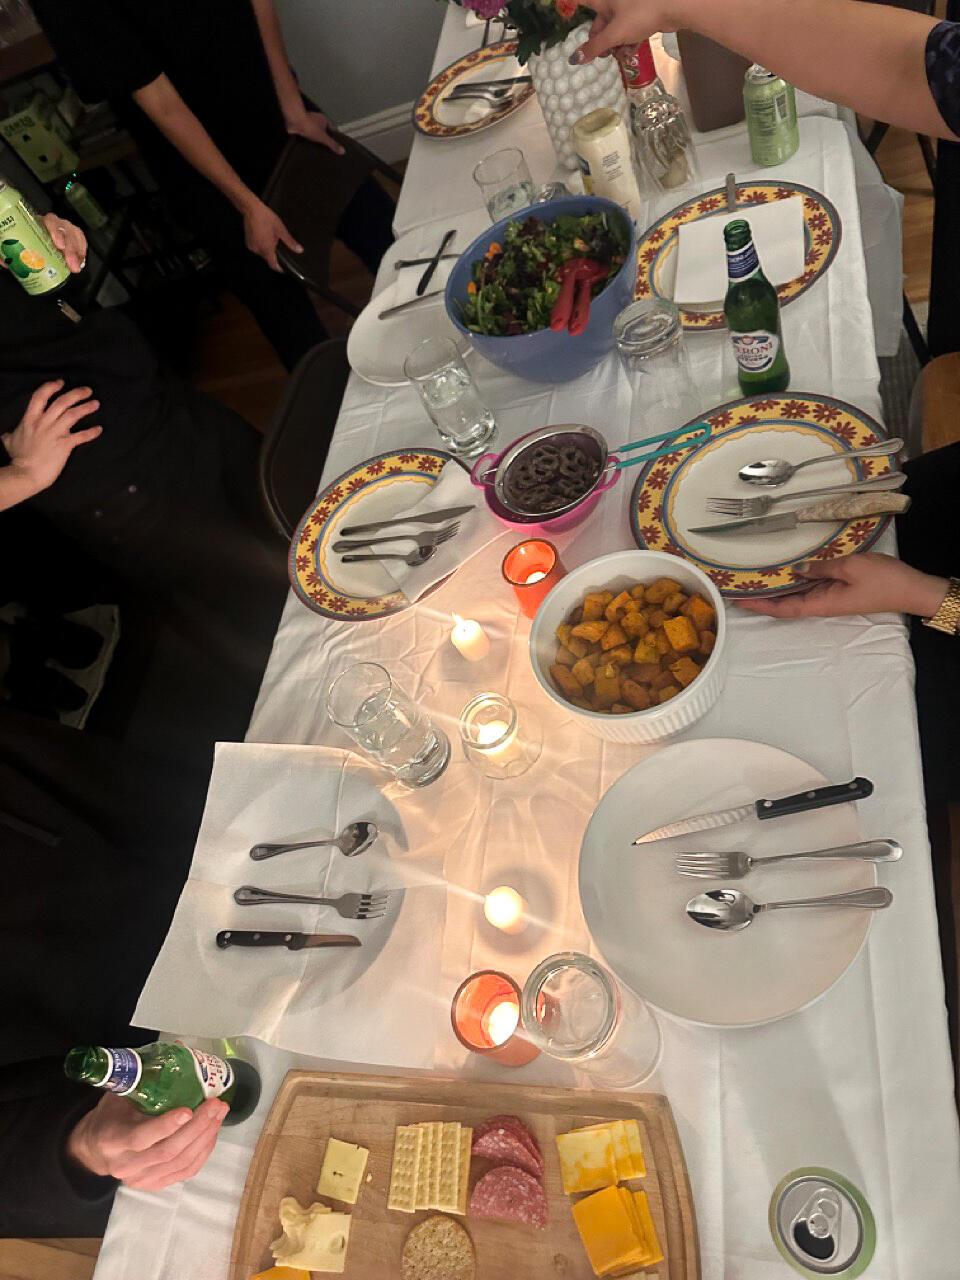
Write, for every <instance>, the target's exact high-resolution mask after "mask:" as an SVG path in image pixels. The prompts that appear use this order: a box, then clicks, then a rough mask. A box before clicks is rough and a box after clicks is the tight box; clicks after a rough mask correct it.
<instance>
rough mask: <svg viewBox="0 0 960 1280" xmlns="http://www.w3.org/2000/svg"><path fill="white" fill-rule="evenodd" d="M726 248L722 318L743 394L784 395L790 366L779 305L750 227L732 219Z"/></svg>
mask: <svg viewBox="0 0 960 1280" xmlns="http://www.w3.org/2000/svg"><path fill="white" fill-rule="evenodd" d="M723 238H724V240H725V242H726V246H727V281H728V284H727V296H726V298H725V299H724V302H723V314H724V317H725V318H726V321H727V328H728V330H729V331H730V340H731V342H732V343H733V353H734V355H735V357H736V360H737V379H738V381H739V383H740V390H741V391H742V392H743V393H744V395H752V394H754V393H756V392H763V391H784V390H786V388H787V386H788V385H789V383H790V366H789V364H788V363H787V355H786V352H785V351H784V348H783V336H782V334H781V331H780V301H779V299H778V298H777V291H776V289H775V288H774V287H773V285H772V284H771V283H770V281H769V280H768V279H767V277H766V276H765V275H764V274H763V268H762V267H761V265H760V259H759V258H758V256H757V250H756V248H755V246H754V243H753V232H752V231H751V230H750V224H749V222H747V221H746V220H745V219H743V218H735V219H734V220H733V221H732V222H728V223H727V224H726V226H725V227H724V228H723Z"/></svg>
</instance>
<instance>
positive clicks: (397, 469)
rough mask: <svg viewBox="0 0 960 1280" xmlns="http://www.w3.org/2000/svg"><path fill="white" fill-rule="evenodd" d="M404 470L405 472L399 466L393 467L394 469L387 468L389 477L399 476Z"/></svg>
mask: <svg viewBox="0 0 960 1280" xmlns="http://www.w3.org/2000/svg"><path fill="white" fill-rule="evenodd" d="M402 470H403V467H401V466H399V465H394V466H392V467H387V475H388V476H398V475H399V474H400V472H401V471H402Z"/></svg>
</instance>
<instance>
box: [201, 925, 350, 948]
mask: <svg viewBox="0 0 960 1280" xmlns="http://www.w3.org/2000/svg"><path fill="white" fill-rule="evenodd" d="M359 945H360V939H359V938H355V937H354V936H353V935H352V934H350V933H268V932H266V931H264V930H263V929H256V930H254V929H221V930H220V932H219V933H218V934H217V946H218V947H219V948H220V950H221V951H225V950H226V949H227V947H286V948H287V950H288V951H302V950H303V948H304V947H359Z"/></svg>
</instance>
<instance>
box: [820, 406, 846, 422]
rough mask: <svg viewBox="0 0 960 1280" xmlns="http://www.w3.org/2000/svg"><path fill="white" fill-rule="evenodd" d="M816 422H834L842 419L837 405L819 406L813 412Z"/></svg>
mask: <svg viewBox="0 0 960 1280" xmlns="http://www.w3.org/2000/svg"><path fill="white" fill-rule="evenodd" d="M813 417H814V420H815V421H816V422H833V421H834V420H835V419H836V418H839V417H840V410H839V409H838V408H837V406H836V405H835V404H818V405H817V406H816V408H815V409H814V411H813Z"/></svg>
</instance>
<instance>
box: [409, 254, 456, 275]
mask: <svg viewBox="0 0 960 1280" xmlns="http://www.w3.org/2000/svg"><path fill="white" fill-rule="evenodd" d="M459 257H460V255H459V253H441V255H440V261H441V262H448V261H451V262H452V261H453V260H454V259H456V258H459ZM432 261H433V258H398V259H397V260H396V262H395V263H394V264H393V265H394V266H395V267H396V269H397V270H398V271H399V270H400V268H401V267H426V266H429V265H430V263H431V262H432Z"/></svg>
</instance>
